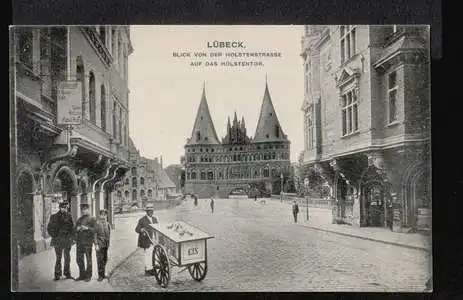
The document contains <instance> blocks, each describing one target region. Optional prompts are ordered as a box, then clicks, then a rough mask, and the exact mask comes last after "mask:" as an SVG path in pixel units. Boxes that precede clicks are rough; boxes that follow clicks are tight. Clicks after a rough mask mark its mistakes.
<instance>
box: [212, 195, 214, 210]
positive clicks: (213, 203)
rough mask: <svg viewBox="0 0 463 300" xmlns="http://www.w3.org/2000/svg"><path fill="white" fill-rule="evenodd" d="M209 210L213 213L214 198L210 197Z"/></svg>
mask: <svg viewBox="0 0 463 300" xmlns="http://www.w3.org/2000/svg"><path fill="white" fill-rule="evenodd" d="M211 211H212V213H214V198H212V197H211Z"/></svg>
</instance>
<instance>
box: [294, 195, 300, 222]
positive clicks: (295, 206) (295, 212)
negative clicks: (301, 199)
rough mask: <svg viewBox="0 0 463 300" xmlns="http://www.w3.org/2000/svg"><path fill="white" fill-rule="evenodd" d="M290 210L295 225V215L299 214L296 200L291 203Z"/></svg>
mask: <svg viewBox="0 0 463 300" xmlns="http://www.w3.org/2000/svg"><path fill="white" fill-rule="evenodd" d="M292 209H293V217H294V223H297V214H298V213H299V205H297V202H296V200H294V201H293V205H292Z"/></svg>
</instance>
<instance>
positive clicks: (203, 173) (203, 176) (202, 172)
mask: <svg viewBox="0 0 463 300" xmlns="http://www.w3.org/2000/svg"><path fill="white" fill-rule="evenodd" d="M200 179H201V180H206V172H204V171H201V178H200Z"/></svg>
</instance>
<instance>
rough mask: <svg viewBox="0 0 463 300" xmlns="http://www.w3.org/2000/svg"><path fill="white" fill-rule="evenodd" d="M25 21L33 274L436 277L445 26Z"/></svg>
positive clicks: (24, 112)
mask: <svg viewBox="0 0 463 300" xmlns="http://www.w3.org/2000/svg"><path fill="white" fill-rule="evenodd" d="M10 33H11V35H10V37H11V40H10V58H11V59H10V83H11V98H10V107H11V118H10V121H11V123H10V124H11V126H10V132H11V134H10V143H11V153H12V156H11V166H12V170H11V187H12V189H11V190H12V194H11V216H12V224H11V236H12V245H11V249H12V254H13V255H12V282H13V286H12V290H13V291H21V292H32V291H40V292H63V291H64V292H66V291H79V292H107V291H116V292H141V291H143V292H165V291H168V292H180V291H189V292H204V291H216V292H241V291H245V292H327V291H328V292H431V291H432V277H433V276H432V275H433V274H432V251H431V250H432V249H431V245H432V244H431V236H432V234H431V231H432V217H431V215H432V210H431V207H432V191H431V154H430V153H431V149H430V137H431V136H430V122H431V120H430V116H431V114H430V101H431V99H430V91H431V87H430V46H429V45H430V36H429V35H430V28H429V26H425V25H419V26H418V25H414V26H407V25H400V24H398V25H349V24H341V25H336V24H333V25H291V26H289V25H288V26H283V25H271V26H270V25H261V26H248V25H246V26H244V25H239V26H238V25H230V26H225V25H223V26H222V25H221V26H219V25H208V26H205V25H204V26H203V25H201V26H200V25H195V26H192V25H191V26H186V25H185V26H180V25H176V26H173V25H169V26H168V25H156V26H155V25H143V26H142V25H130V26H128V25H123V26H122V25H94V26H88V25H86V26H64V25H63V26H12V27H10Z"/></svg>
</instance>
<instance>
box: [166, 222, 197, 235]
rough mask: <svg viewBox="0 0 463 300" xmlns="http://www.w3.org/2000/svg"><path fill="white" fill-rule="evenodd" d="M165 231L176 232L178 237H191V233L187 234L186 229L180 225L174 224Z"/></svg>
mask: <svg viewBox="0 0 463 300" xmlns="http://www.w3.org/2000/svg"><path fill="white" fill-rule="evenodd" d="M167 229H171V230H173V231H175V232H177V233H178V234H179V235H180V236H184V235H185V234H188V235H190V236H193V233H192V232H189V231H188V230H187V229H185V228H184V227H183V226H182V224H180V223H177V222H174V223H172V224H170V225H169V226H167Z"/></svg>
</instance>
